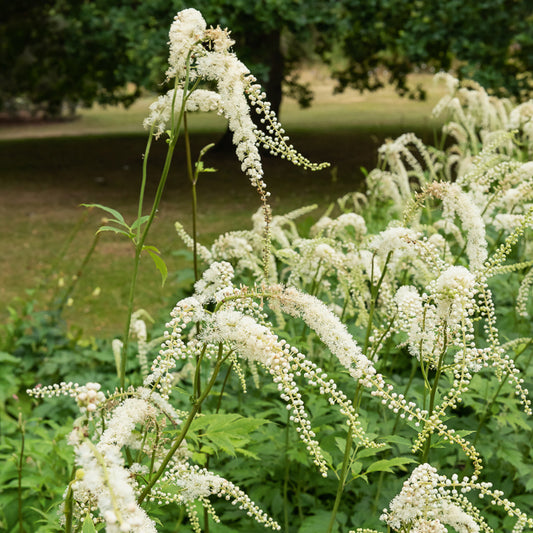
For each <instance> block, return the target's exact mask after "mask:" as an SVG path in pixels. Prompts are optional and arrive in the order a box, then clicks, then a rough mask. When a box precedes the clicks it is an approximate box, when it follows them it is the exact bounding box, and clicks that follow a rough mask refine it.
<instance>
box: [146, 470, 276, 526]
mask: <svg viewBox="0 0 533 533" xmlns="http://www.w3.org/2000/svg"><path fill="white" fill-rule="evenodd" d="M169 484H170V485H171V486H172V487H173V490H172V492H167V491H166V490H165V487H167V486H169ZM211 495H213V496H217V497H218V498H223V499H225V500H227V501H229V502H231V504H232V505H234V506H235V507H237V508H238V509H240V510H243V511H245V512H246V514H247V515H248V516H250V517H251V518H253V519H254V520H255V521H256V522H257V523H258V524H262V525H263V526H264V527H268V528H270V529H273V530H274V531H279V530H280V529H281V527H280V526H279V524H278V523H277V522H276V521H275V520H273V519H272V518H270V517H269V516H268V515H267V514H266V513H265V512H264V511H262V510H261V509H260V508H259V507H258V506H257V505H256V504H255V503H254V502H253V501H252V500H251V499H250V497H249V496H248V495H247V494H246V493H245V492H243V491H242V490H241V489H240V488H239V487H237V486H236V485H234V484H233V483H231V482H230V481H228V480H227V479H224V478H223V477H221V476H219V475H217V474H213V473H212V472H209V471H208V470H207V469H205V468H200V467H199V466H197V465H190V464H188V463H186V462H177V463H175V464H174V465H173V466H172V467H171V468H169V469H168V470H167V471H166V472H165V474H164V476H163V477H162V478H161V479H160V480H159V481H158V483H157V484H156V485H155V487H154V490H153V493H152V496H151V497H150V500H151V501H153V502H157V503H158V504H160V505H161V504H168V503H172V502H174V503H178V504H180V505H184V504H185V505H187V504H192V503H193V502H194V501H200V503H201V504H202V505H203V506H204V508H206V509H207V510H208V512H209V514H210V515H211V516H212V518H213V519H214V520H215V521H216V522H219V521H220V520H219V518H218V516H217V515H216V513H215V511H214V509H213V507H212V505H211V504H210V502H209V500H208V497H209V496H211ZM187 508H188V510H189V507H187ZM189 516H191V513H189ZM192 517H194V514H193V515H192ZM195 522H196V521H195V520H194V518H193V520H191V525H193V530H194V531H201V529H199V523H198V524H197V527H194V524H195Z"/></svg>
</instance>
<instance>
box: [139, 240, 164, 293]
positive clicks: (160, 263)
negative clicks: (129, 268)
mask: <svg viewBox="0 0 533 533" xmlns="http://www.w3.org/2000/svg"><path fill="white" fill-rule="evenodd" d="M150 248H152V247H150ZM145 249H146V248H145ZM146 251H147V252H148V253H149V254H150V257H151V258H152V259H153V261H154V263H155V266H156V268H157V270H159V273H160V274H161V286H163V285H164V284H165V281H166V280H167V276H168V268H167V264H166V263H165V261H163V259H162V258H161V256H160V255H157V253H155V252H152V250H150V249H147V250H146Z"/></svg>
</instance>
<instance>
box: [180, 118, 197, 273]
mask: <svg viewBox="0 0 533 533" xmlns="http://www.w3.org/2000/svg"><path fill="white" fill-rule="evenodd" d="M183 136H184V139H185V159H186V161H187V175H188V176H189V181H190V182H191V201H192V202H191V203H192V242H193V263H194V281H198V279H199V278H198V245H197V229H196V221H197V220H196V219H197V210H198V202H197V197H196V181H197V177H198V174H197V173H195V172H193V169H192V156H191V142H190V138H189V129H188V127H187V113H184V115H183Z"/></svg>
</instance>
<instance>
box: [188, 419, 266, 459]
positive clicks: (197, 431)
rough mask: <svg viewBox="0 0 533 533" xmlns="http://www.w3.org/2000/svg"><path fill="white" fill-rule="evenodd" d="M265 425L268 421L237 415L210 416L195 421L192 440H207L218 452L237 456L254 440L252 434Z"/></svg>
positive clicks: (192, 426)
mask: <svg viewBox="0 0 533 533" xmlns="http://www.w3.org/2000/svg"><path fill="white" fill-rule="evenodd" d="M265 423H267V420H264V419H260V418H245V417H243V416H241V415H239V414H236V413H231V414H208V415H204V416H201V417H198V418H196V419H195V420H194V421H193V423H192V425H191V431H192V438H193V439H195V440H202V441H205V440H207V441H209V443H210V444H211V445H212V446H213V448H214V449H215V450H216V451H223V452H225V453H229V454H230V455H236V453H237V452H238V451H239V450H240V449H242V448H244V446H245V445H246V444H247V443H249V442H250V441H251V440H252V437H251V434H252V433H253V432H254V431H255V430H256V429H257V428H259V427H260V426H262V425H263V424H265Z"/></svg>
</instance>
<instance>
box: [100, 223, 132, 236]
mask: <svg viewBox="0 0 533 533" xmlns="http://www.w3.org/2000/svg"><path fill="white" fill-rule="evenodd" d="M102 231H112V232H113V233H121V234H122V235H126V237H128V238H130V237H131V234H130V233H129V232H128V231H125V230H123V229H120V228H115V226H100V227H99V228H98V231H97V232H96V233H101V232H102Z"/></svg>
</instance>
